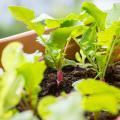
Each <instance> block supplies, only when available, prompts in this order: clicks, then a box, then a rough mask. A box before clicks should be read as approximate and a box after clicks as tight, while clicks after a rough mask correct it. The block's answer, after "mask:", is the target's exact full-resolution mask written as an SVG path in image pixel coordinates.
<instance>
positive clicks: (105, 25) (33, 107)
mask: <svg viewBox="0 0 120 120" xmlns="http://www.w3.org/2000/svg"><path fill="white" fill-rule="evenodd" d="M119 9H120V5H119V4H118V5H117V4H115V5H114V6H113V8H112V9H111V10H110V11H108V12H104V11H102V10H100V9H99V8H98V7H97V6H95V5H94V4H93V3H91V2H84V3H83V4H82V6H81V12H80V13H79V14H76V13H71V14H69V15H68V16H66V17H64V18H61V19H55V18H53V19H45V20H44V21H41V20H39V17H38V18H37V17H36V15H35V13H34V11H32V10H30V9H27V8H24V7H21V6H10V7H9V10H10V11H11V13H12V15H13V16H14V17H15V18H16V19H17V20H19V21H22V22H24V23H25V24H26V25H27V27H28V28H29V29H32V30H35V31H36V33H37V34H38V38H39V40H40V42H42V43H43V44H44V46H45V53H44V55H42V56H43V57H44V59H43V60H42V61H41V60H39V58H41V53H39V52H35V53H33V54H27V53H24V51H23V46H22V44H20V43H18V42H13V43H11V44H9V45H8V46H7V47H5V49H4V50H3V53H2V58H1V62H2V66H3V70H2V71H3V72H1V73H0V119H1V120H19V119H24V120H38V119H40V117H41V118H42V119H43V120H67V119H69V120H80V119H81V120H85V119H86V118H85V116H84V115H83V113H84V111H88V112H93V113H94V119H95V120H97V119H98V116H99V113H100V112H101V111H107V112H110V113H111V114H113V115H116V114H118V113H119V105H120V104H119V103H120V89H119V88H116V87H113V86H111V85H108V84H107V83H105V82H103V81H99V80H96V79H91V78H89V79H86V80H81V81H77V82H75V83H74V84H73V87H74V88H75V91H74V92H72V93H70V94H65V95H64V96H62V95H61V96H60V97H55V96H45V97H43V98H42V99H41V100H39V97H38V96H39V93H40V91H41V88H40V83H41V82H42V80H43V77H44V71H45V69H46V66H47V67H51V68H54V69H56V70H57V83H58V85H59V84H60V83H61V82H62V81H63V80H64V77H63V71H62V68H63V67H64V66H67V65H72V66H75V65H78V63H76V61H73V60H69V59H67V58H66V48H67V45H69V43H70V41H71V40H73V41H74V42H76V44H77V45H78V46H79V47H80V51H78V52H77V53H76V55H75V57H76V60H77V61H78V62H79V63H80V64H79V65H80V67H84V68H88V67H91V68H93V69H94V70H95V71H96V73H97V75H96V78H99V79H100V80H105V73H106V70H107V67H108V65H110V64H114V63H115V62H114V61H113V60H112V59H111V58H112V56H113V51H114V49H115V48H116V46H119V45H120V43H119V42H120V21H119V19H118V18H119V17H120V16H119ZM46 27H47V28H50V29H53V30H52V31H51V33H50V34H49V35H48V38H45V37H44V32H45V28H46ZM117 58H119V55H118V56H117ZM86 61H87V62H86ZM11 98H12V99H11ZM19 107H20V108H19ZM19 109H20V110H21V109H22V113H20V112H19V111H20V110H19ZM31 111H32V112H31Z"/></svg>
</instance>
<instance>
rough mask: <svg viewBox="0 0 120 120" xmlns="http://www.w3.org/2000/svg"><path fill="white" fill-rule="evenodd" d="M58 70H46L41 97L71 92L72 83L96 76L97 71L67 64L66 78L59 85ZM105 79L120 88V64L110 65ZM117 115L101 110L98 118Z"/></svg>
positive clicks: (102, 118)
mask: <svg viewBox="0 0 120 120" xmlns="http://www.w3.org/2000/svg"><path fill="white" fill-rule="evenodd" d="M56 73H57V72H56V70H54V69H51V68H48V69H47V70H46V71H45V75H44V80H43V81H42V83H41V87H42V91H41V92H40V94H39V97H40V98H41V97H43V96H46V95H54V96H59V95H60V94H61V92H66V93H70V92H71V91H72V90H73V87H72V83H74V82H75V81H77V80H80V79H84V78H94V77H95V76H96V73H95V71H94V70H93V69H91V68H87V69H85V68H80V67H73V66H67V67H65V68H63V74H64V80H63V81H62V82H61V83H60V85H59V86H58V84H57V82H56V79H57V76H56ZM105 81H106V82H107V83H109V84H111V85H114V86H116V87H119V88H120V64H116V65H114V66H113V65H112V66H109V67H108V69H107V72H106V76H105ZM88 117H89V120H93V115H92V114H90V115H88ZM115 119H116V116H112V115H110V114H109V113H107V112H101V114H100V116H99V118H98V120H115Z"/></svg>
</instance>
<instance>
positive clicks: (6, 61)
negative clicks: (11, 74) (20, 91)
mask: <svg viewBox="0 0 120 120" xmlns="http://www.w3.org/2000/svg"><path fill="white" fill-rule="evenodd" d="M22 48H23V46H22V44H20V43H18V42H14V43H11V44H9V45H8V46H7V47H6V48H5V49H4V50H3V52H2V58H1V62H2V65H3V67H4V69H5V70H6V71H8V70H11V69H14V68H16V67H18V66H20V65H21V64H23V63H24V61H25V58H24V56H23V52H22Z"/></svg>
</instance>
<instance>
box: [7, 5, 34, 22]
mask: <svg viewBox="0 0 120 120" xmlns="http://www.w3.org/2000/svg"><path fill="white" fill-rule="evenodd" d="M9 10H10V11H11V13H12V15H13V16H14V17H15V18H16V19H17V20H20V21H23V22H25V23H28V22H30V21H31V20H33V19H34V18H35V13H34V11H32V10H30V9H28V8H24V7H21V6H9Z"/></svg>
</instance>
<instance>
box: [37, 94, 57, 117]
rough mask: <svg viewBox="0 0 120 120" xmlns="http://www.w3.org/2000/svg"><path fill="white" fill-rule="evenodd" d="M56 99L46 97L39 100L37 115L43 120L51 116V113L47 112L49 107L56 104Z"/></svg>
mask: <svg viewBox="0 0 120 120" xmlns="http://www.w3.org/2000/svg"><path fill="white" fill-rule="evenodd" d="M56 102H57V98H56V97H53V96H46V97H44V98H43V99H42V100H40V102H39V104H38V113H39V115H40V116H41V117H42V118H43V119H45V118H47V117H49V116H50V115H51V112H50V110H49V106H50V105H52V104H54V103H56Z"/></svg>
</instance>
